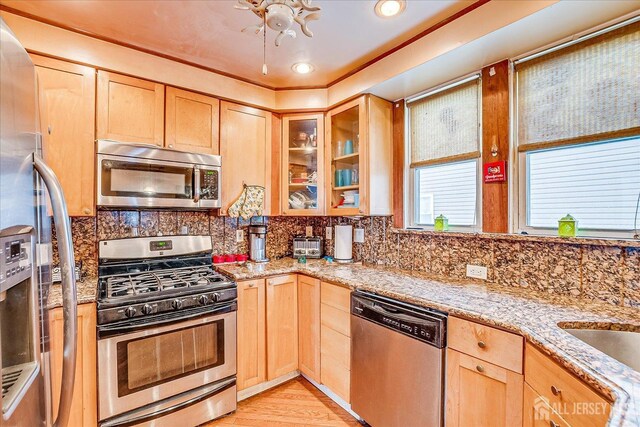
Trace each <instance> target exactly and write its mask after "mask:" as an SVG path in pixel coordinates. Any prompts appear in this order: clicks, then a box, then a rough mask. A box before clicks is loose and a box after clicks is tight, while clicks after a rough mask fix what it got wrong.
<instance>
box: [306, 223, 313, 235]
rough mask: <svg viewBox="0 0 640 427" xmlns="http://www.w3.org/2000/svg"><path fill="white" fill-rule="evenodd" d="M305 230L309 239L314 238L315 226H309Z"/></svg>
mask: <svg viewBox="0 0 640 427" xmlns="http://www.w3.org/2000/svg"><path fill="white" fill-rule="evenodd" d="M304 230H305V233H306V235H307V237H311V236H313V226H311V225H307V226H306V227H305V229H304Z"/></svg>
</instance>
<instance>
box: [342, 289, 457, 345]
mask: <svg viewBox="0 0 640 427" xmlns="http://www.w3.org/2000/svg"><path fill="white" fill-rule="evenodd" d="M351 314H353V315H354V316H358V317H362V318H364V319H367V320H369V321H371V322H374V323H377V324H379V325H382V326H386V327H387V328H390V329H394V330H396V331H398V332H401V333H403V334H405V335H409V336H412V337H414V338H416V339H418V340H420V341H423V342H426V343H428V344H431V345H434V346H436V347H438V348H443V347H445V346H446V342H445V337H446V321H447V315H446V314H445V313H442V312H439V311H436V310H429V309H426V308H422V307H417V306H413V305H410V304H405V303H402V302H399V301H394V300H391V299H388V298H386V297H380V296H378V295H373V294H365V293H354V294H353V296H352V297H351Z"/></svg>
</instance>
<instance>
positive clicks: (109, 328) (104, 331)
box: [98, 302, 238, 338]
mask: <svg viewBox="0 0 640 427" xmlns="http://www.w3.org/2000/svg"><path fill="white" fill-rule="evenodd" d="M237 309H238V305H237V303H236V302H232V303H229V304H225V305H222V306H219V307H215V308H213V309H212V310H208V311H198V312H196V313H192V314H189V315H183V316H175V317H169V318H164V319H162V320H158V321H155V322H144V323H139V324H135V325H103V326H98V335H99V337H101V338H102V337H105V338H106V337H107V336H111V335H118V334H122V333H127V332H129V333H130V332H135V331H137V330H140V329H147V328H150V327H152V326H161V325H166V324H169V323H175V322H182V321H184V320H188V319H192V318H194V317H200V316H204V315H207V316H208V315H211V314H225V313H231V312H232V311H236V310H237Z"/></svg>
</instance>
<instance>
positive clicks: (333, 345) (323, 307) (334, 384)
mask: <svg viewBox="0 0 640 427" xmlns="http://www.w3.org/2000/svg"><path fill="white" fill-rule="evenodd" d="M350 301H351V291H350V290H349V289H348V288H345V287H342V286H339V285H334V284H331V283H327V282H322V283H321V285H320V324H321V326H320V381H321V383H322V384H323V385H325V386H326V387H327V388H329V389H330V390H331V391H332V392H334V393H335V394H336V395H338V396H339V397H340V398H342V399H343V400H344V401H346V402H347V403H348V402H350V401H351V399H350V390H351V316H350V314H349V311H350V304H351V302H350Z"/></svg>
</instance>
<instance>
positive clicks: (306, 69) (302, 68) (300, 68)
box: [291, 62, 314, 74]
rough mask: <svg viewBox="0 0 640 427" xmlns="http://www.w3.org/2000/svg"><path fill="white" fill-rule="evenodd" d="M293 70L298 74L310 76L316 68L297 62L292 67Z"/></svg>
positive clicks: (306, 63)
mask: <svg viewBox="0 0 640 427" xmlns="http://www.w3.org/2000/svg"><path fill="white" fill-rule="evenodd" d="M291 69H292V70H293V71H294V72H296V73H298V74H309V73H310V72H312V71H313V69H314V68H313V65H311V64H309V63H308V62H297V63H295V64H293V65H292V66H291Z"/></svg>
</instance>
